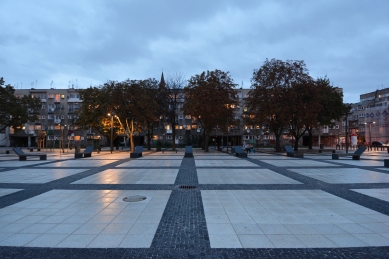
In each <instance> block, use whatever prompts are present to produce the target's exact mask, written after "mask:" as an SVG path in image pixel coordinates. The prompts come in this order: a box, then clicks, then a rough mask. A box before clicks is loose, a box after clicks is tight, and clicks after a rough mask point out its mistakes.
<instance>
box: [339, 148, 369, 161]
mask: <svg viewBox="0 0 389 259" xmlns="http://www.w3.org/2000/svg"><path fill="white" fill-rule="evenodd" d="M365 150H366V148H365V147H360V148H358V149H357V150H356V151H355V152H354V153H349V154H332V159H336V160H337V159H339V157H341V156H352V157H353V160H360V159H361V155H362V153H363V152H365Z"/></svg>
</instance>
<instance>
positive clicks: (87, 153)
mask: <svg viewBox="0 0 389 259" xmlns="http://www.w3.org/2000/svg"><path fill="white" fill-rule="evenodd" d="M92 152H93V146H87V147H86V148H85V150H84V152H79V153H74V158H83V157H92Z"/></svg>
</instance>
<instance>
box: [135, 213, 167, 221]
mask: <svg viewBox="0 0 389 259" xmlns="http://www.w3.org/2000/svg"><path fill="white" fill-rule="evenodd" d="M161 218H162V213H161V214H160V215H141V216H140V217H139V218H138V220H137V221H136V222H137V223H159V222H160V221H161Z"/></svg>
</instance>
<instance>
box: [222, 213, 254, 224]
mask: <svg viewBox="0 0 389 259" xmlns="http://www.w3.org/2000/svg"><path fill="white" fill-rule="evenodd" d="M228 218H229V219H230V222H231V224H255V221H254V220H253V219H252V218H251V217H250V216H249V215H228Z"/></svg>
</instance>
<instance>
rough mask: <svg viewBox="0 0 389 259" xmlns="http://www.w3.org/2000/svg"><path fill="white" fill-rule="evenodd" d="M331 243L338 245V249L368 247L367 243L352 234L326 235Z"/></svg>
mask: <svg viewBox="0 0 389 259" xmlns="http://www.w3.org/2000/svg"><path fill="white" fill-rule="evenodd" d="M324 236H325V237H326V238H328V239H329V240H330V241H331V242H333V243H334V244H336V245H337V246H338V247H364V246H368V244H367V243H365V242H363V241H361V240H360V239H358V238H356V237H354V236H353V235H351V234H336V235H334V234H328V235H324Z"/></svg>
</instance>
